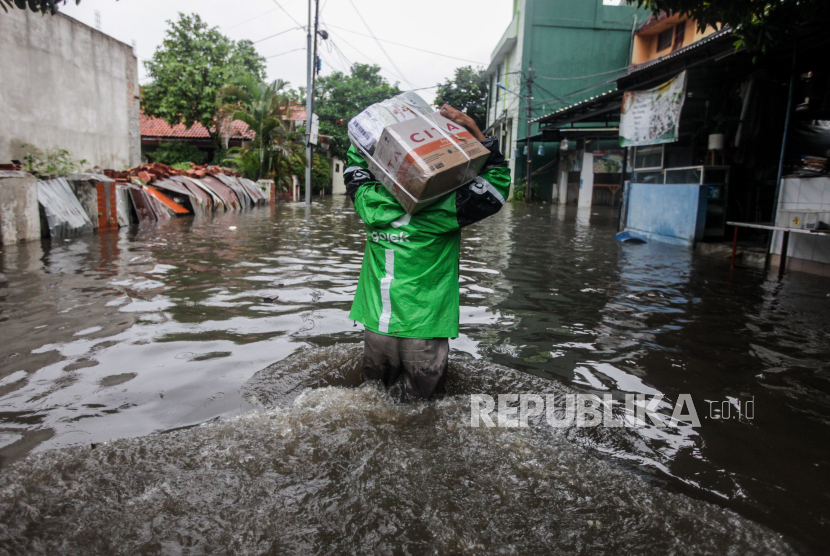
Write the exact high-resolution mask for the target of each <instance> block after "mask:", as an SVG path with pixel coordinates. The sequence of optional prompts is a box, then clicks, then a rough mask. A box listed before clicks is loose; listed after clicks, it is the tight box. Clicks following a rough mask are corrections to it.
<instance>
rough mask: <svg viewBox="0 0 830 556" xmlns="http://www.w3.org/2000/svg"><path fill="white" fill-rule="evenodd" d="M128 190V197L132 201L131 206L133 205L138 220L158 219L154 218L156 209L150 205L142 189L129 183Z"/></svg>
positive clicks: (152, 220) (153, 220) (149, 220)
mask: <svg viewBox="0 0 830 556" xmlns="http://www.w3.org/2000/svg"><path fill="white" fill-rule="evenodd" d="M128 191H129V192H130V199H132V201H133V207H135V213H136V215H137V216H138V221H139V222H155V221H156V220H158V218H156V211H155V210H153V207H152V206H151V205H150V200H149V199H148V198H147V195H146V194H145V193H144V190H143V189H141V188H140V187H138V186H135V185H130V188H129V190H128Z"/></svg>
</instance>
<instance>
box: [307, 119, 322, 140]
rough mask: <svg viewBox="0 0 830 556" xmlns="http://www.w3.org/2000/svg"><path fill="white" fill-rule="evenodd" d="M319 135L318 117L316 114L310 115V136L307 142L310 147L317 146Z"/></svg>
mask: <svg viewBox="0 0 830 556" xmlns="http://www.w3.org/2000/svg"><path fill="white" fill-rule="evenodd" d="M319 134H320V116H318V115H317V114H312V115H311V134H310V135H309V137H308V142H309V143H311V144H312V145H316V144H317V135H319Z"/></svg>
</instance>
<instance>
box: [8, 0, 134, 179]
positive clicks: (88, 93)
mask: <svg viewBox="0 0 830 556" xmlns="http://www.w3.org/2000/svg"><path fill="white" fill-rule="evenodd" d="M0 52H2V54H3V55H2V56H0V163H4V162H9V161H10V160H12V159H17V160H22V159H23V155H24V154H25V149H23V148H22V145H23V144H24V143H29V144H33V145H35V146H37V147H38V148H41V149H47V148H52V147H59V148H64V149H67V150H69V151H70V152H71V153H72V156H73V157H74V158H75V159H76V160H79V159H86V160H87V164H86V165H85V166H87V167H89V166H95V165H97V166H101V167H104V168H115V169H119V170H120V169H122V168H125V167H129V166H137V165H138V164H140V163H141V135H140V133H141V132H140V129H139V99H138V61H137V59H136V57H135V55H134V54H133V49H132V47H131V46H130V45H127V44H124V43H122V42H120V41H117V40H115V39H114V38H112V37H110V36H108V35H105V34H104V33H101V32H100V31H97V30H96V29H93V28H91V27H89V26H87V25H84V24H83V23H81V22H79V21H76V20H74V19H72V18H71V17H69V16H65V15H63V14H57V15H55V16H41V15H38V14H35V13H32V12H30V11H29V10H18V9H12V10H9V13H4V14H2V16H0Z"/></svg>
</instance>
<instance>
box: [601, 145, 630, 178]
mask: <svg viewBox="0 0 830 556" xmlns="http://www.w3.org/2000/svg"><path fill="white" fill-rule="evenodd" d="M624 157H625V151H623V150H610V151H594V173H595V174H619V173H621V172H622V167H623V158H624Z"/></svg>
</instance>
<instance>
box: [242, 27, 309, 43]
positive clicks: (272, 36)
mask: <svg viewBox="0 0 830 556" xmlns="http://www.w3.org/2000/svg"><path fill="white" fill-rule="evenodd" d="M297 29H303V27H302V26H300V27H292V28H291V29H286V30H285V31H280V32H279V33H274V34H273V35H268V36H267V37H265V38H264V39H259V40H258V41H254V42H253V43H251V44H257V43H260V42H262V41H267V40H268V39H273V38H274V37H278V36H280V35H284V34H285V33H287V32H289V31H296V30H297Z"/></svg>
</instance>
